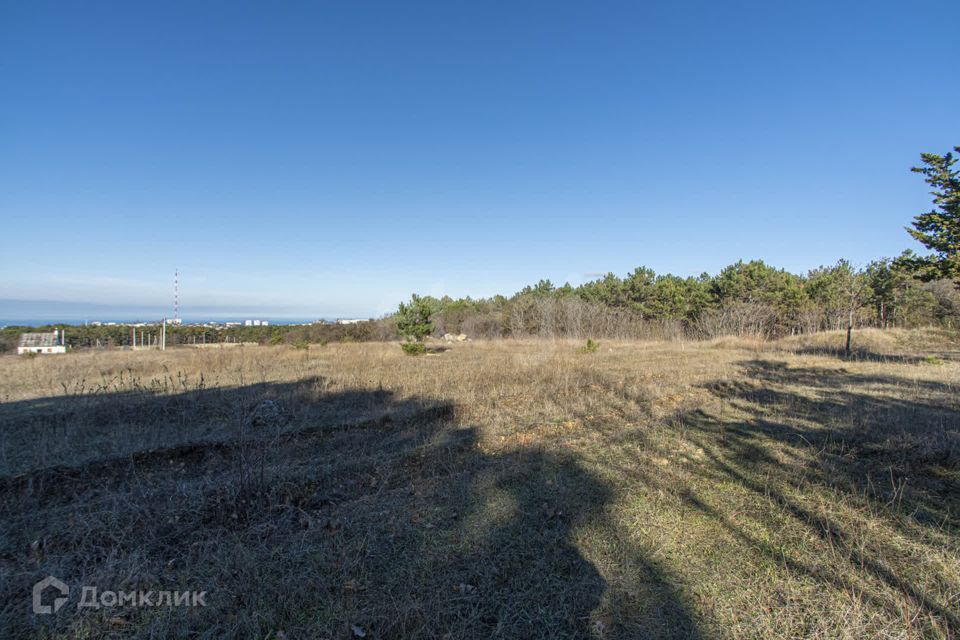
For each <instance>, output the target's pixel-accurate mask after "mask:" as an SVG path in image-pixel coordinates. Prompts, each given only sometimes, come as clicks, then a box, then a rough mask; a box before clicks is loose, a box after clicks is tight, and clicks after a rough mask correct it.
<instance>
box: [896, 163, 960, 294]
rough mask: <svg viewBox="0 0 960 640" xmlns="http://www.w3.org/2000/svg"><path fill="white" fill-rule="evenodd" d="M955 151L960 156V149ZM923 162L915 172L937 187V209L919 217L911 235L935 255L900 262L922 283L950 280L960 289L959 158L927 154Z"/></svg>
mask: <svg viewBox="0 0 960 640" xmlns="http://www.w3.org/2000/svg"><path fill="white" fill-rule="evenodd" d="M953 151H954V152H956V153H957V154H960V147H954V148H953ZM920 159H921V160H922V161H923V166H921V167H913V168H912V169H911V171H913V172H915V173H922V174H923V176H924V180H926V182H927V184H929V185H930V186H931V187H933V191H931V192H930V194H931V195H932V196H933V205H934V208H933V210H932V211H929V212H927V213H923V214H920V215H918V216H916V217H915V218H914V219H913V228H912V229H911V228H909V227H908V228H907V232H909V233H910V235H911V236H913V237H914V238H916V239H917V240H918V241H919V242H920V243H921V244H923V246H925V247H926V248H927V249H930V250H932V251H933V254H932V255H929V256H920V257H912V258H906V259H902V260H901V261H900V263H901V264H903V265H904V266H907V267H911V268H912V269H913V270H914V271H915V273H916V275H917V277H919V278H920V279H921V280H928V281H929V280H938V279H940V278H949V279H951V280H953V281H954V282H955V283H956V285H957V287H960V171H957V170H955V169H953V165H954V164H956V162H957V157H956V156H954V155H953V153H950V152H947V153H946V154H945V155H942V156H940V155H937V154H935V153H923V154H920Z"/></svg>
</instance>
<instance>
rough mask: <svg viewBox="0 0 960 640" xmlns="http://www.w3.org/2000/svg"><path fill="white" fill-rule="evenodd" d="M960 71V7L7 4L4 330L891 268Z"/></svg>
mask: <svg viewBox="0 0 960 640" xmlns="http://www.w3.org/2000/svg"><path fill="white" fill-rule="evenodd" d="M958 62H960V2H957V1H956V0H941V1H935V2H923V1H914V0H911V1H909V2H908V1H906V0H904V1H902V2H883V1H877V0H874V1H870V2H842V1H841V2H837V1H831V2H777V1H770V0H765V1H762V2H751V3H744V2H715V1H711V2H703V3H691V2H660V3H649V2H639V1H635V2H622V3H621V2H578V3H570V2H557V1H551V2H490V1H484V2H455V1H453V2H451V1H443V2H440V1H438V2H431V3H423V2H396V1H390V2H364V1H361V0H343V1H341V2H320V1H316V2H304V3H297V2H282V3H265V2H256V3H253V2H249V3H247V2H225V1H224V2H206V3H205V2H195V1H190V2H168V1H164V2H152V3H131V2H116V3H106V2H60V3H55V4H53V3H45V2H37V1H30V2H14V1H13V0H6V1H4V2H2V4H0V217H2V224H3V227H2V228H3V239H4V240H3V248H2V250H0V298H2V299H6V302H5V303H0V317H8V316H9V315H10V313H11V312H16V313H20V312H21V311H22V312H23V313H28V314H29V310H27V311H23V309H24V308H25V307H24V306H23V303H17V304H16V305H14V304H12V303H10V302H9V301H10V300H11V299H20V300H23V299H27V300H32V299H45V300H54V301H64V302H73V303H80V302H82V303H99V304H102V305H108V306H110V305H112V306H113V307H117V308H119V307H123V308H127V307H138V306H139V307H151V308H155V307H167V306H169V305H170V299H171V297H172V293H171V290H172V277H173V271H174V268H179V269H180V271H181V273H182V279H183V285H182V298H183V305H184V307H185V310H186V312H189V311H190V310H191V309H193V310H199V309H205V310H206V309H214V310H215V309H230V310H246V309H256V310H262V311H263V313H264V315H273V316H280V315H290V316H306V317H309V316H320V315H323V316H354V315H368V314H379V313H383V312H385V311H388V310H390V309H392V308H393V307H394V306H395V304H396V303H397V302H398V301H399V300H400V299H402V298H405V297H407V296H408V295H409V294H410V293H411V292H414V291H417V292H421V293H429V294H442V293H449V294H451V295H454V296H460V295H473V296H486V295H490V294H493V293H498V292H503V293H511V292H513V291H516V290H517V289H519V288H521V287H522V286H523V285H524V284H527V283H531V282H535V281H536V280H538V279H540V278H550V279H552V280H553V281H554V282H556V283H562V282H563V281H571V282H572V283H574V284H577V283H579V282H582V281H584V280H585V279H589V278H590V277H591V275H592V274H596V273H601V272H607V271H613V272H615V273H618V274H625V273H626V272H628V271H630V270H632V269H633V268H634V267H636V266H638V265H641V264H642V265H647V266H649V267H652V268H654V269H655V270H656V271H658V272H673V273H677V274H680V275H689V274H697V273H700V272H702V271H708V272H711V273H712V272H715V271H717V270H718V269H720V268H721V267H723V266H724V265H726V264H729V263H731V262H734V261H736V260H737V259H739V258H744V259H750V258H762V259H763V260H765V261H767V262H769V263H771V264H774V265H776V266H779V267H784V268H787V269H790V270H793V271H800V272H802V271H806V270H807V269H809V268H812V267H815V266H817V265H819V264H822V263H832V262H834V261H836V260H837V259H838V258H841V257H846V258H849V259H851V260H853V261H855V262H857V263H865V262H867V261H869V260H870V259H872V258H875V257H879V256H892V255H896V254H898V253H899V252H900V251H901V250H902V249H904V248H907V247H914V248H917V247H916V245H915V244H914V243H913V242H912V241H911V240H910V238H909V237H908V236H907V234H906V233H905V232H904V231H903V227H904V226H905V225H907V224H909V222H910V220H911V218H912V216H913V215H915V214H917V213H920V212H921V211H924V210H926V209H927V208H928V207H929V197H928V195H927V188H926V185H924V184H923V182H922V180H921V178H920V177H919V176H917V175H914V174H911V173H910V172H909V168H910V166H911V165H913V164H916V162H917V160H918V155H919V153H920V152H921V151H933V152H938V153H942V152H945V151H947V150H949V149H950V148H951V147H952V146H953V145H956V144H960V65H958ZM3 304H7V305H8V306H7V308H6V309H4V306H3ZM103 308H106V307H103ZM5 311H7V314H6V316H5V313H4V312H5Z"/></svg>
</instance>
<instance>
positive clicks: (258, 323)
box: [243, 320, 270, 327]
mask: <svg viewBox="0 0 960 640" xmlns="http://www.w3.org/2000/svg"><path fill="white" fill-rule="evenodd" d="M243 326H245V327H269V326H270V321H269V320H244V321H243Z"/></svg>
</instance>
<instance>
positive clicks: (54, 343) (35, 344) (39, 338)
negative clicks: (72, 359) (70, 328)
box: [17, 329, 67, 354]
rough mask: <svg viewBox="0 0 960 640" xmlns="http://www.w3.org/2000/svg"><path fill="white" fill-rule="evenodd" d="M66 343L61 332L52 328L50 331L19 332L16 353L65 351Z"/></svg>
mask: <svg viewBox="0 0 960 640" xmlns="http://www.w3.org/2000/svg"><path fill="white" fill-rule="evenodd" d="M66 352H67V344H66V342H65V341H64V339H63V332H62V331H58V330H57V329H54V330H53V331H52V332H51V333H23V334H20V343H19V344H18V345H17V353H18V354H24V353H66Z"/></svg>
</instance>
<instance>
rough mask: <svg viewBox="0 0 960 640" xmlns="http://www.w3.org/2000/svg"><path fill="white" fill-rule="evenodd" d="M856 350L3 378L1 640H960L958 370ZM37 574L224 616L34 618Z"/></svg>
mask: <svg viewBox="0 0 960 640" xmlns="http://www.w3.org/2000/svg"><path fill="white" fill-rule="evenodd" d="M857 340H858V344H859V345H860V346H861V347H862V351H861V352H860V353H859V354H858V357H857V358H854V359H842V358H838V357H837V356H836V355H835V354H834V353H833V351H832V350H833V349H834V348H835V347H836V346H837V345H839V344H842V336H839V335H825V336H815V337H814V338H812V339H804V340H801V339H793V340H785V341H782V342H781V343H776V344H773V345H757V344H752V343H747V342H743V341H737V340H724V341H716V342H713V343H706V344H685V345H680V344H657V343H650V344H636V343H632V344H627V343H603V344H602V345H601V348H600V350H599V351H598V352H597V353H594V354H579V353H577V352H576V348H575V347H576V345H573V344H571V343H566V342H557V343H546V342H523V343H512V342H499V343H467V344H457V345H454V346H453V347H452V348H451V349H449V350H448V351H445V352H442V353H438V354H436V355H431V356H426V357H423V358H409V357H404V356H403V355H402V354H400V350H399V349H398V348H397V347H396V346H395V345H377V344H353V345H330V346H328V347H325V348H320V347H314V348H311V349H310V350H309V351H297V350H293V349H290V348H284V347H277V348H266V347H260V348H252V349H246V348H245V349H235V350H215V351H200V350H180V351H168V352H166V353H164V354H160V353H143V352H140V353H125V352H107V353H85V354H74V355H71V356H67V357H64V358H56V359H54V358H50V359H43V358H37V359H34V360H24V359H19V358H15V357H9V358H3V359H0V400H2V401H3V405H2V406H0V474H2V476H0V493H2V496H0V498H2V500H0V578H2V579H0V607H2V608H0V629H6V630H8V632H9V633H11V635H12V636H14V637H19V636H24V635H26V636H29V635H35V636H44V635H48V634H52V635H60V636H63V637H72V636H78V637H101V636H103V635H105V634H106V635H116V636H119V637H125V636H148V635H149V636H152V637H167V636H177V635H193V636H197V637H224V636H228V637H229V636H233V637H268V636H269V637H282V636H283V635H285V636H286V637H288V638H299V637H310V638H313V637H351V636H352V635H355V634H356V633H357V632H359V631H361V630H362V632H363V633H365V634H366V636H367V637H387V638H399V637H404V638H406V637H444V636H447V637H452V638H459V637H490V636H492V635H493V636H499V637H517V638H530V637H550V638H554V637H589V636H595V637H608V638H620V637H686V638H696V637H704V638H706V637H711V638H712V637H737V638H741V637H751V638H773V637H781V638H796V637H821V638H844V637H848V638H862V637H891V638H920V637H951V636H953V635H957V634H960V617H958V614H957V613H956V612H957V611H958V609H960V538H958V525H960V516H958V513H960V396H958V394H957V386H958V383H960V361H958V354H960V351H958V350H960V346H958V345H957V343H956V341H955V338H953V337H951V336H948V335H944V334H937V333H935V332H909V333H907V332H888V333H880V332H863V333H861V334H860V335H858V336H857ZM934 354H936V355H937V356H938V358H939V360H933V359H930V358H925V356H929V355H934ZM201 374H202V377H201ZM264 399H271V400H274V401H276V402H277V403H279V405H281V406H282V411H281V412H280V413H281V415H280V417H279V418H276V419H275V418H274V417H273V416H267V418H266V419H264V420H251V419H250V417H251V415H252V414H253V412H254V408H255V407H256V406H258V405H259V404H260V403H261V401H262V400H264ZM253 422H259V423H261V424H252V423H253ZM48 574H52V575H56V576H60V577H62V578H64V579H66V580H67V581H68V582H69V583H70V584H71V585H72V586H73V587H75V590H76V591H77V592H78V591H79V586H80V585H84V584H88V585H98V586H99V587H100V588H101V589H117V590H120V589H138V588H139V589H144V590H146V589H206V590H207V591H208V592H209V596H208V599H207V601H208V603H209V606H208V607H206V608H198V609H192V610H185V609H173V610H167V609H124V610H117V609H113V610H100V611H95V610H93V609H85V610H81V611H80V612H78V611H77V610H76V609H75V602H76V597H75V598H74V600H73V602H71V604H70V605H69V606H68V607H66V608H65V609H63V610H62V611H61V612H60V613H59V614H58V615H57V616H56V617H55V618H54V619H53V620H52V621H51V620H38V619H37V618H36V617H34V616H32V615H31V614H30V613H29V598H28V593H29V589H30V586H31V585H32V583H33V582H34V581H36V580H37V579H39V578H40V577H43V576H45V575H48ZM74 595H75V596H76V594H74ZM351 625H353V626H355V628H354V627H352V626H351ZM281 632H282V633H281Z"/></svg>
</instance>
